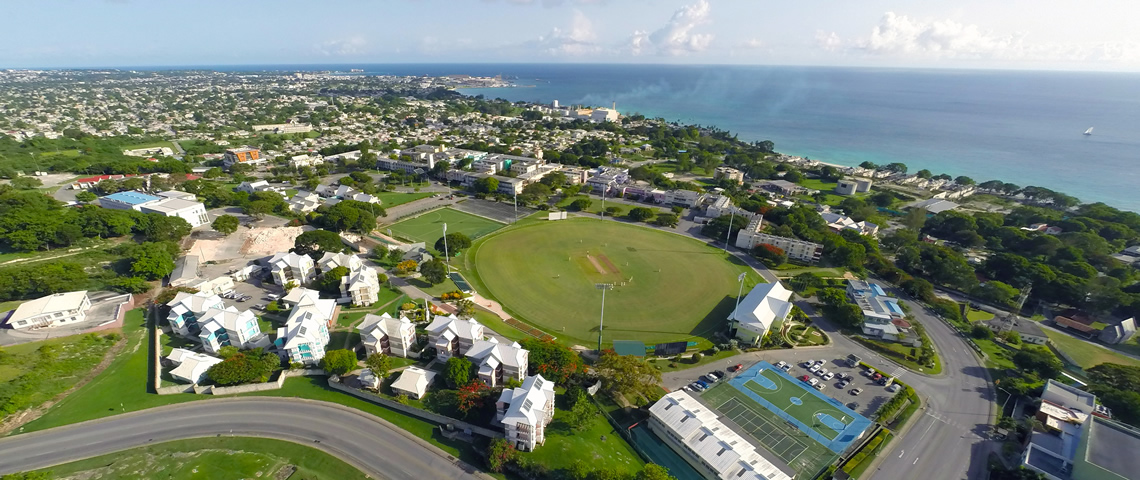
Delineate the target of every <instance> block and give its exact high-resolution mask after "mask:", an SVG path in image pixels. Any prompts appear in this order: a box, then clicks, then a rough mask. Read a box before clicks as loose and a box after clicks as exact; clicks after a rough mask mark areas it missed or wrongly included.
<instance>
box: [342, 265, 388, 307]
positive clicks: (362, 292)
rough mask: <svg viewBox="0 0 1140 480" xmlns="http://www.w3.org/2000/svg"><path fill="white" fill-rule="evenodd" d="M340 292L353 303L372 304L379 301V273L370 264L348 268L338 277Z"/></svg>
mask: <svg viewBox="0 0 1140 480" xmlns="http://www.w3.org/2000/svg"><path fill="white" fill-rule="evenodd" d="M340 292H341V298H342V299H348V302H349V303H351V304H353V305H356V306H367V305H372V304H374V303H376V302H378V301H380V275H379V273H377V272H376V269H375V268H373V267H371V266H362V267H360V268H357V269H355V270H350V271H349V272H348V275H345V276H344V277H341V279H340Z"/></svg>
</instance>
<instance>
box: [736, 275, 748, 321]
mask: <svg viewBox="0 0 1140 480" xmlns="http://www.w3.org/2000/svg"><path fill="white" fill-rule="evenodd" d="M747 276H748V272H740V276H738V277H736V279H737V280H738V281H740V289H739V290H737V291H736V307H733V309H732V319H733V320H736V311H737V310H740V297H741V295H744V277H747Z"/></svg>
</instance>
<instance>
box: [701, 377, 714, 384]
mask: <svg viewBox="0 0 1140 480" xmlns="http://www.w3.org/2000/svg"><path fill="white" fill-rule="evenodd" d="M701 380H704V381H706V382H708V383H709V384H713V383H716V376H715V375H701Z"/></svg>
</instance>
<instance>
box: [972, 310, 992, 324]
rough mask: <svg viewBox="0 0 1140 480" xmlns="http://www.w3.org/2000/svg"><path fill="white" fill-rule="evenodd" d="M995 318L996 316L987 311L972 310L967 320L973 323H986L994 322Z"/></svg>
mask: <svg viewBox="0 0 1140 480" xmlns="http://www.w3.org/2000/svg"><path fill="white" fill-rule="evenodd" d="M993 318H994V314H992V313H990V312H987V311H985V310H974V309H970V313H967V314H966V319H968V320H969V321H971V322H984V321H987V320H993Z"/></svg>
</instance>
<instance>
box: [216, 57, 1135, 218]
mask: <svg viewBox="0 0 1140 480" xmlns="http://www.w3.org/2000/svg"><path fill="white" fill-rule="evenodd" d="M255 68H256V69H277V68H281V69H294V70H325V69H334V70H344V71H347V70H348V69H349V68H361V69H364V70H365V74H392V75H448V74H469V75H478V76H491V75H499V74H501V75H504V76H510V77H516V79H515V80H514V82H515V83H516V84H518V85H527V86H526V87H517V88H494V89H465V90H463V93H465V94H469V95H478V94H482V95H485V96H487V97H491V98H495V97H498V98H505V99H508V100H513V101H518V100H526V101H532V102H544V103H545V102H550V101H553V100H558V101H559V102H560V103H561V104H562V105H573V104H586V105H595V106H610V105H611V104H613V103H614V102H616V103H617V108H618V110H620V111H621V112H622V113H623V114H630V113H635V112H636V113H641V114H644V115H646V116H649V117H663V118H665V119H667V120H670V121H679V122H682V123H694V124H700V125H708V126H717V127H719V128H721V129H725V130H729V131H731V132H733V133H736V134H738V135H739V137H740V138H741V139H743V140H749V141H752V140H771V141H773V142H775V144H776V150H777V151H780V152H783V153H788V154H793V155H800V156H805V157H808V158H812V159H815V160H820V161H824V162H829V163H836V164H841V165H858V164H859V163H861V162H864V161H871V162H874V163H879V164H886V163H891V162H902V163H905V164H906V165H907V166H908V167H909V169H910V170H909V171H910V172H915V171H918V170H920V169H923V168H926V169H930V170H931V171H932V172H934V173H936V174H937V173H947V174H950V175H952V176H958V175H967V176H969V177H971V178H973V179H975V180H977V181H978V182H979V183H980V182H982V181H986V180H993V179H998V180H1002V181H1005V182H1011V183H1015V184H1017V185H1021V186H1025V185H1036V186H1041V187H1046V188H1050V189H1054V190H1057V191H1060V192H1064V193H1066V194H1069V195H1073V196H1075V197H1077V198H1079V199H1080V200H1081V201H1082V202H1104V203H1107V204H1109V205H1112V206H1115V207H1118V208H1122V209H1128V210H1133V211H1140V193H1138V192H1137V185H1138V184H1140V74H1125V73H1073V72H1023V71H964V70H901V69H862V68H824V67H776V66H676V65H601V64H597V65H594V64H501V65H496V64H420V65H415V64H403V65H335V66H334V65H323V66H322V65H308V66H291V67H290V66H281V67H269V66H260V67H241V68H239V67H224V69H226V70H238V69H255ZM219 69H221V68H219ZM1089 127H1094V131H1093V135H1090V136H1085V135H1082V133H1083V132H1084V131H1085V130H1086V129H1087V128H1089Z"/></svg>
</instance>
